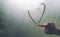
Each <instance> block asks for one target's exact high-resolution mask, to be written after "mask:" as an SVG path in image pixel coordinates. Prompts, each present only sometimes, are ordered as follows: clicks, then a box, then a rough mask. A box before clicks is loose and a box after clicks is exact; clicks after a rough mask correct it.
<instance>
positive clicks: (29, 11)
mask: <svg viewBox="0 0 60 37" xmlns="http://www.w3.org/2000/svg"><path fill="white" fill-rule="evenodd" d="M41 5H43V6H44V9H43V12H42V15H41V17H40V19H39V21H38V22H36V21H35V20H34V19H33V18H32V16H31V14H30V11H29V10H28V15H29V17H30V19H31V20H32V21H33V22H34V23H35V24H38V23H40V22H41V19H42V17H43V15H44V12H45V9H46V5H45V3H41Z"/></svg>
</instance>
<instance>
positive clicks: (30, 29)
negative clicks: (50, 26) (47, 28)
mask: <svg viewBox="0 0 60 37" xmlns="http://www.w3.org/2000/svg"><path fill="white" fill-rule="evenodd" d="M41 3H45V4H46V10H45V13H44V15H43V18H42V20H41V22H40V24H44V23H48V22H54V23H55V24H56V26H57V28H60V0H0V37H60V36H58V35H47V34H45V33H44V29H43V28H41V27H38V26H37V25H35V24H34V22H33V21H32V20H31V19H30V17H29V15H28V10H29V11H30V14H31V16H32V17H33V19H34V20H35V21H36V22H38V21H39V19H40V17H41V15H42V12H43V9H44V8H43V5H41Z"/></svg>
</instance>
